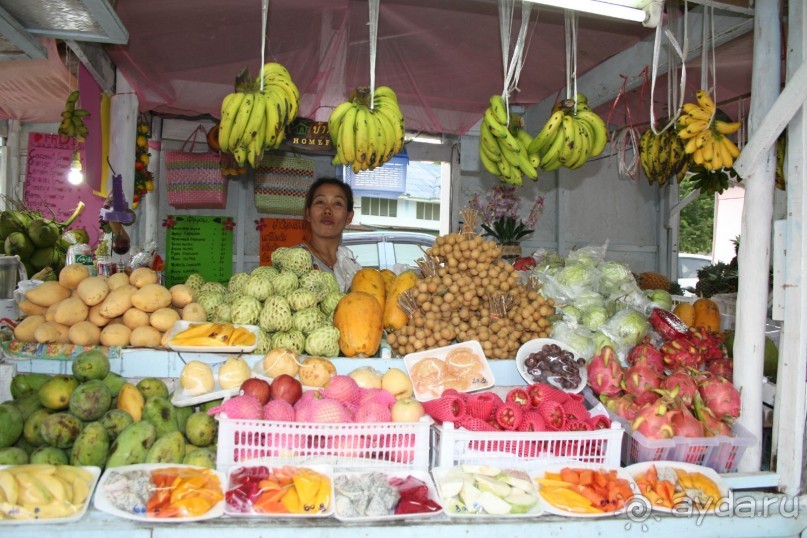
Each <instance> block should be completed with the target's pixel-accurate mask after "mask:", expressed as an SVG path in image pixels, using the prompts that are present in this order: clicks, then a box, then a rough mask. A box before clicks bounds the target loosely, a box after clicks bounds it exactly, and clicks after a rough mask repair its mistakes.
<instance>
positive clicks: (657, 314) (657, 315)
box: [647, 308, 688, 340]
mask: <svg viewBox="0 0 807 538" xmlns="http://www.w3.org/2000/svg"><path fill="white" fill-rule="evenodd" d="M647 321H648V322H650V325H652V326H653V328H654V329H655V330H656V332H658V333H659V334H660V335H661V337H662V338H664V339H665V340H672V339H673V338H677V337H679V336H686V335H687V332H688V327H687V325H686V323H684V322H683V321H681V318H679V317H678V316H676V315H675V314H673V313H672V312H670V311H669V310H664V309H662V308H654V309H653V310H652V311H651V312H650V316H648V318H647Z"/></svg>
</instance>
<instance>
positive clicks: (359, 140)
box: [328, 86, 405, 174]
mask: <svg viewBox="0 0 807 538" xmlns="http://www.w3.org/2000/svg"><path fill="white" fill-rule="evenodd" d="M369 101H370V89H369V88H358V89H357V90H356V91H355V92H354V93H353V95H352V96H351V98H350V99H348V100H347V101H345V102H344V103H341V104H339V105H338V106H337V107H336V108H334V109H333V112H331V115H330V117H329V118H328V133H329V134H330V137H331V141H332V142H333V146H334V148H335V149H336V155H335V156H334V158H333V161H332V162H333V165H334V166H337V165H339V164H342V165H344V166H350V167H351V168H352V169H353V172H354V173H356V174H358V173H359V172H361V171H364V170H373V169H374V168H377V167H379V166H382V165H383V164H384V163H386V162H387V161H389V160H390V159H392V157H393V156H394V155H395V154H397V153H398V152H400V151H401V149H403V145H404V132H405V124H404V118H403V114H402V113H401V109H400V108H399V107H398V97H397V96H396V95H395V92H394V91H393V90H392V89H391V88H390V87H388V86H379V87H377V88H376V89H375V94H374V95H373V103H372V107H370V103H369Z"/></svg>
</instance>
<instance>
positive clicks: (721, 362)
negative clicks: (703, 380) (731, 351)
mask: <svg viewBox="0 0 807 538" xmlns="http://www.w3.org/2000/svg"><path fill="white" fill-rule="evenodd" d="M706 371H707V372H709V373H710V374H712V375H713V376H718V377H724V378H726V379H728V380H729V381H731V380H733V379H734V363H732V361H731V359H729V358H725V359H717V360H715V361H709V362H707V363H706Z"/></svg>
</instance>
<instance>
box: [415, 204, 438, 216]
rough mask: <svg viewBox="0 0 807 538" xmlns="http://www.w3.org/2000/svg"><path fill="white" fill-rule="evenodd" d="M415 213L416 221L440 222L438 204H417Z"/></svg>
mask: <svg viewBox="0 0 807 538" xmlns="http://www.w3.org/2000/svg"><path fill="white" fill-rule="evenodd" d="M415 212H416V217H417V219H418V220H440V204H432V203H429V202H417V205H416V206H415Z"/></svg>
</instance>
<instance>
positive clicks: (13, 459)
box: [0, 446, 28, 465]
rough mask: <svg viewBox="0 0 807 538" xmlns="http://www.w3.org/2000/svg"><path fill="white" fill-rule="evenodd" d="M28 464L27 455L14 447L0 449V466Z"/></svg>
mask: <svg viewBox="0 0 807 538" xmlns="http://www.w3.org/2000/svg"><path fill="white" fill-rule="evenodd" d="M23 463H28V453H27V452H26V451H25V450H23V449H21V448H18V447H16V446H7V447H4V448H0V465H22V464H23Z"/></svg>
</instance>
